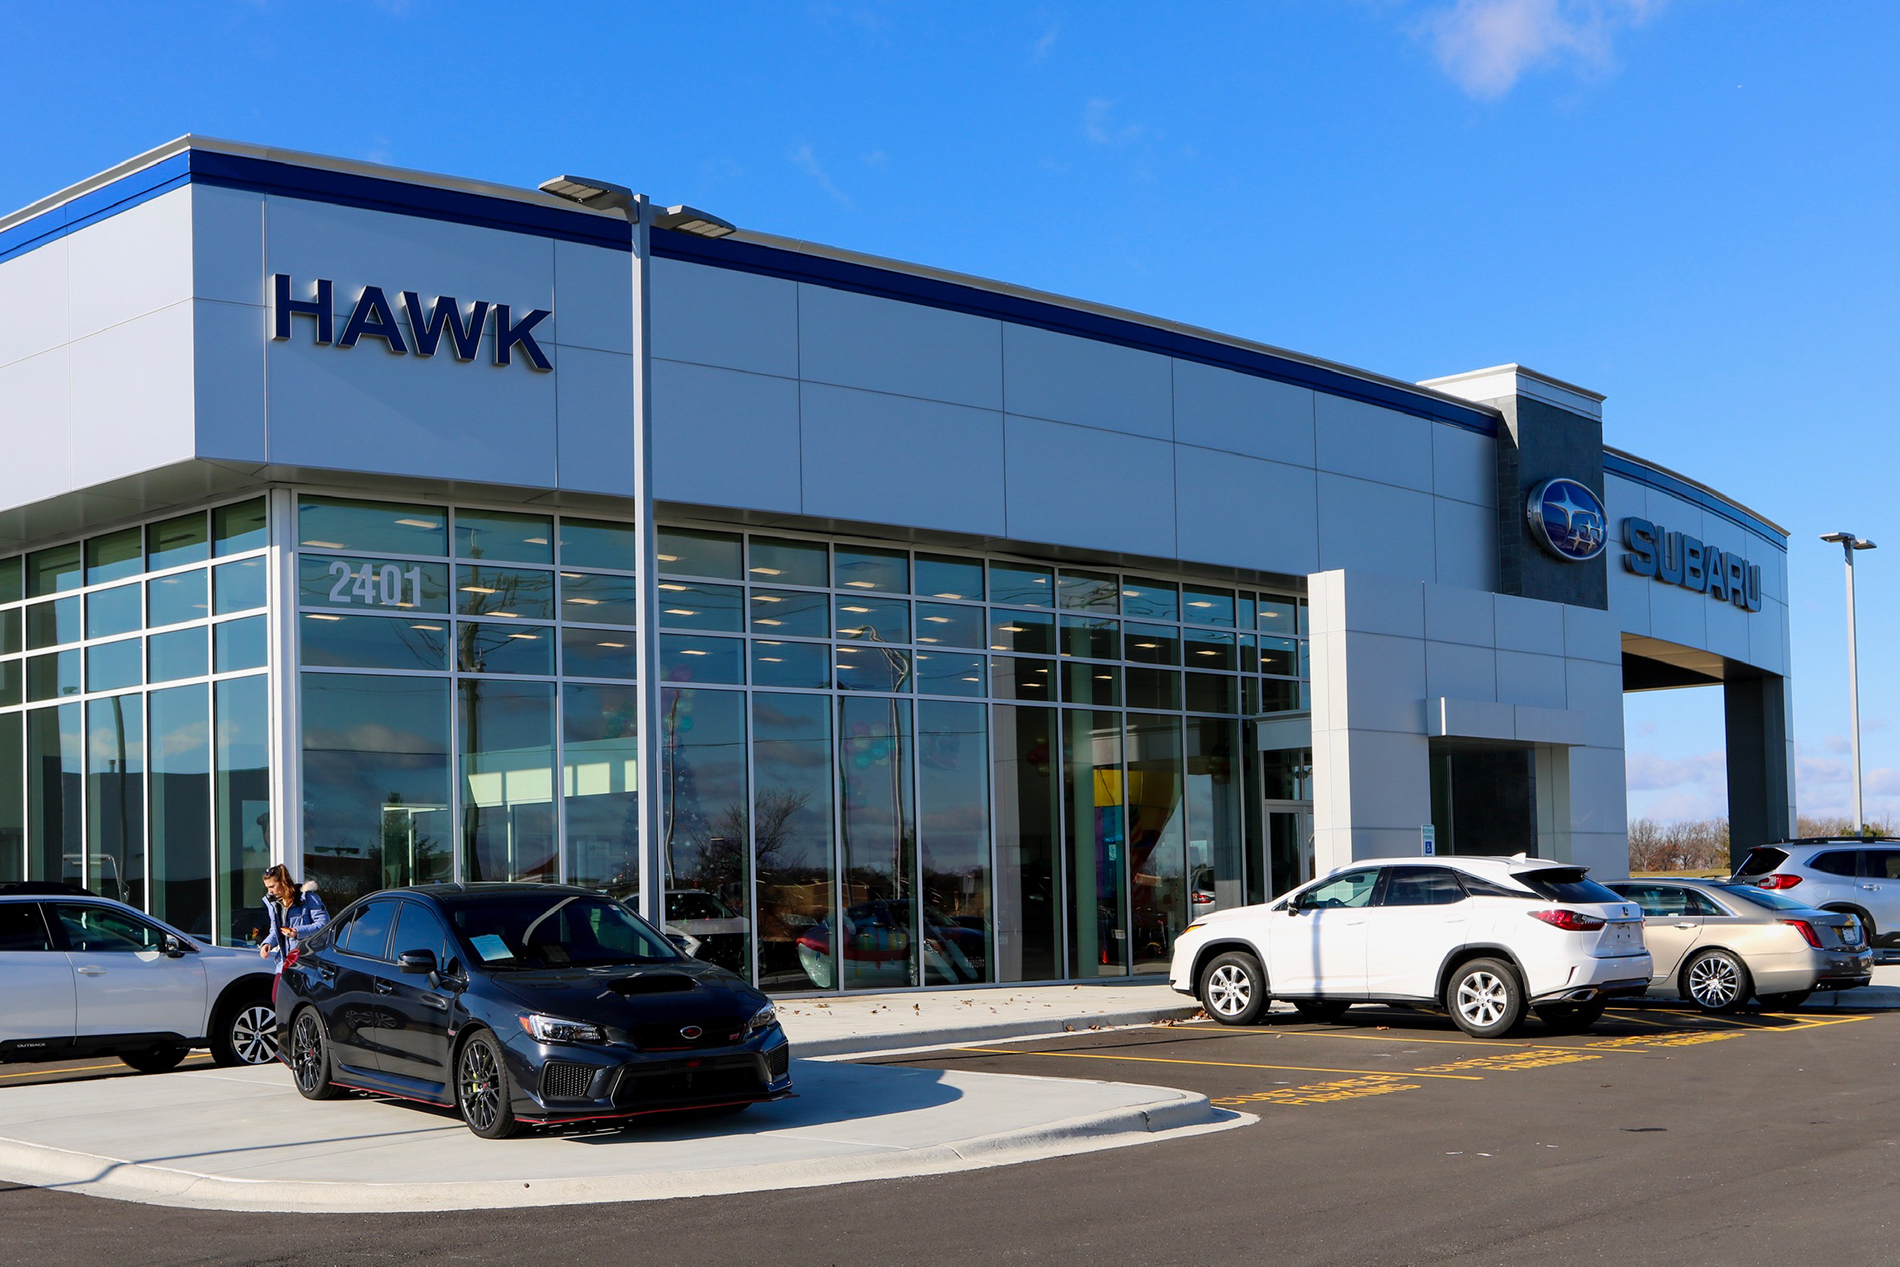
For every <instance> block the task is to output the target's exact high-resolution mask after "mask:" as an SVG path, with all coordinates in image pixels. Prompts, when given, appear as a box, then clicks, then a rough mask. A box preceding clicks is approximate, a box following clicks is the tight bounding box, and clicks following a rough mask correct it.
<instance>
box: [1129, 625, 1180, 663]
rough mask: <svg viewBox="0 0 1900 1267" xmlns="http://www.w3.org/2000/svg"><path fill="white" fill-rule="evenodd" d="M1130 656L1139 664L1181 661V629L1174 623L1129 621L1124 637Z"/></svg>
mask: <svg viewBox="0 0 1900 1267" xmlns="http://www.w3.org/2000/svg"><path fill="white" fill-rule="evenodd" d="M1123 647H1124V649H1125V650H1126V652H1127V655H1128V658H1129V659H1130V660H1133V661H1135V662H1136V663H1138V664H1179V663H1181V631H1180V630H1179V629H1176V628H1175V627H1174V626H1172V625H1138V624H1135V623H1134V622H1133V621H1130V622H1129V623H1128V636H1127V637H1126V638H1125V639H1123Z"/></svg>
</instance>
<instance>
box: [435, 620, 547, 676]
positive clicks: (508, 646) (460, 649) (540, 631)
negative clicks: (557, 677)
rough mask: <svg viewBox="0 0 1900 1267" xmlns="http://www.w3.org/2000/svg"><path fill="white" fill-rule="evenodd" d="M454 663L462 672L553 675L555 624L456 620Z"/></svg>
mask: <svg viewBox="0 0 1900 1267" xmlns="http://www.w3.org/2000/svg"><path fill="white" fill-rule="evenodd" d="M455 663H456V667H457V668H459V669H461V670H462V672H464V673H526V674H531V675H534V676H540V677H552V676H553V674H554V626H552V625H516V624H497V625H478V624H474V623H473V622H471V621H466V620H458V621H456V622H455Z"/></svg>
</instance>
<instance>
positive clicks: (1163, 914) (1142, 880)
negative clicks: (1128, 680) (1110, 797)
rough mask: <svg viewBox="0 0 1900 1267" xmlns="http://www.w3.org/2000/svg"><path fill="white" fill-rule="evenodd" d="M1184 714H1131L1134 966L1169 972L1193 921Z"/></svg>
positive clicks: (1130, 855) (1130, 853)
mask: <svg viewBox="0 0 1900 1267" xmlns="http://www.w3.org/2000/svg"><path fill="white" fill-rule="evenodd" d="M1185 842H1186V824H1185V823H1184V822H1183V820H1182V814H1181V719H1180V718H1179V717H1157V716H1154V715H1152V714H1144V713H1130V714H1128V865H1129V874H1130V876H1131V878H1132V883H1131V884H1130V895H1131V900H1132V907H1133V911H1134V914H1133V917H1132V918H1133V921H1134V923H1133V928H1134V933H1135V935H1134V940H1133V951H1134V970H1135V971H1136V972H1138V973H1140V972H1165V971H1167V969H1168V964H1169V961H1170V960H1171V959H1172V958H1173V956H1174V939H1175V938H1176V937H1178V936H1179V935H1180V933H1181V930H1182V929H1183V928H1185V927H1187V924H1188V918H1187V916H1188V895H1187V884H1186V851H1185Z"/></svg>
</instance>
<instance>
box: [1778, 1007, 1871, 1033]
mask: <svg viewBox="0 0 1900 1267" xmlns="http://www.w3.org/2000/svg"><path fill="white" fill-rule="evenodd" d="M1781 1015H1784V1016H1787V1015H1792V1013H1786V1012H1784V1013H1781ZM1872 1019H1873V1018H1872V1017H1868V1016H1835V1017H1830V1018H1829V1019H1827V1020H1825V1021H1820V1020H1814V1021H1811V1020H1808V1019H1807V1018H1806V1017H1803V1018H1801V1019H1800V1020H1797V1021H1796V1022H1795V1023H1794V1024H1792V1025H1776V1026H1773V1027H1769V1026H1765V1025H1764V1026H1763V1027H1762V1029H1763V1032H1765V1033H1769V1034H1792V1033H1795V1032H1796V1031H1797V1030H1804V1029H1826V1028H1827V1027H1828V1026H1830V1025H1852V1024H1853V1023H1854V1022H1855V1021H1866V1020H1872Z"/></svg>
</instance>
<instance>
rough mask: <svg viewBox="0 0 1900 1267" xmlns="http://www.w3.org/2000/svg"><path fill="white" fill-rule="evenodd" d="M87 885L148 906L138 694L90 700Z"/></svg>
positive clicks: (142, 728)
mask: <svg viewBox="0 0 1900 1267" xmlns="http://www.w3.org/2000/svg"><path fill="white" fill-rule="evenodd" d="M86 759H87V769H88V771H89V773H88V775H87V776H86V853H87V855H88V856H87V877H86V887H87V888H89V889H91V890H92V891H93V892H94V893H97V894H99V895H100V896H102V897H109V898H113V899H115V900H116V901H120V902H126V903H129V904H130V905H133V906H138V907H143V906H144V905H145V708H144V701H143V700H142V699H140V698H139V697H138V696H137V695H115V696H112V697H111V698H110V699H96V700H93V701H92V702H91V703H89V704H87V705H86Z"/></svg>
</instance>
